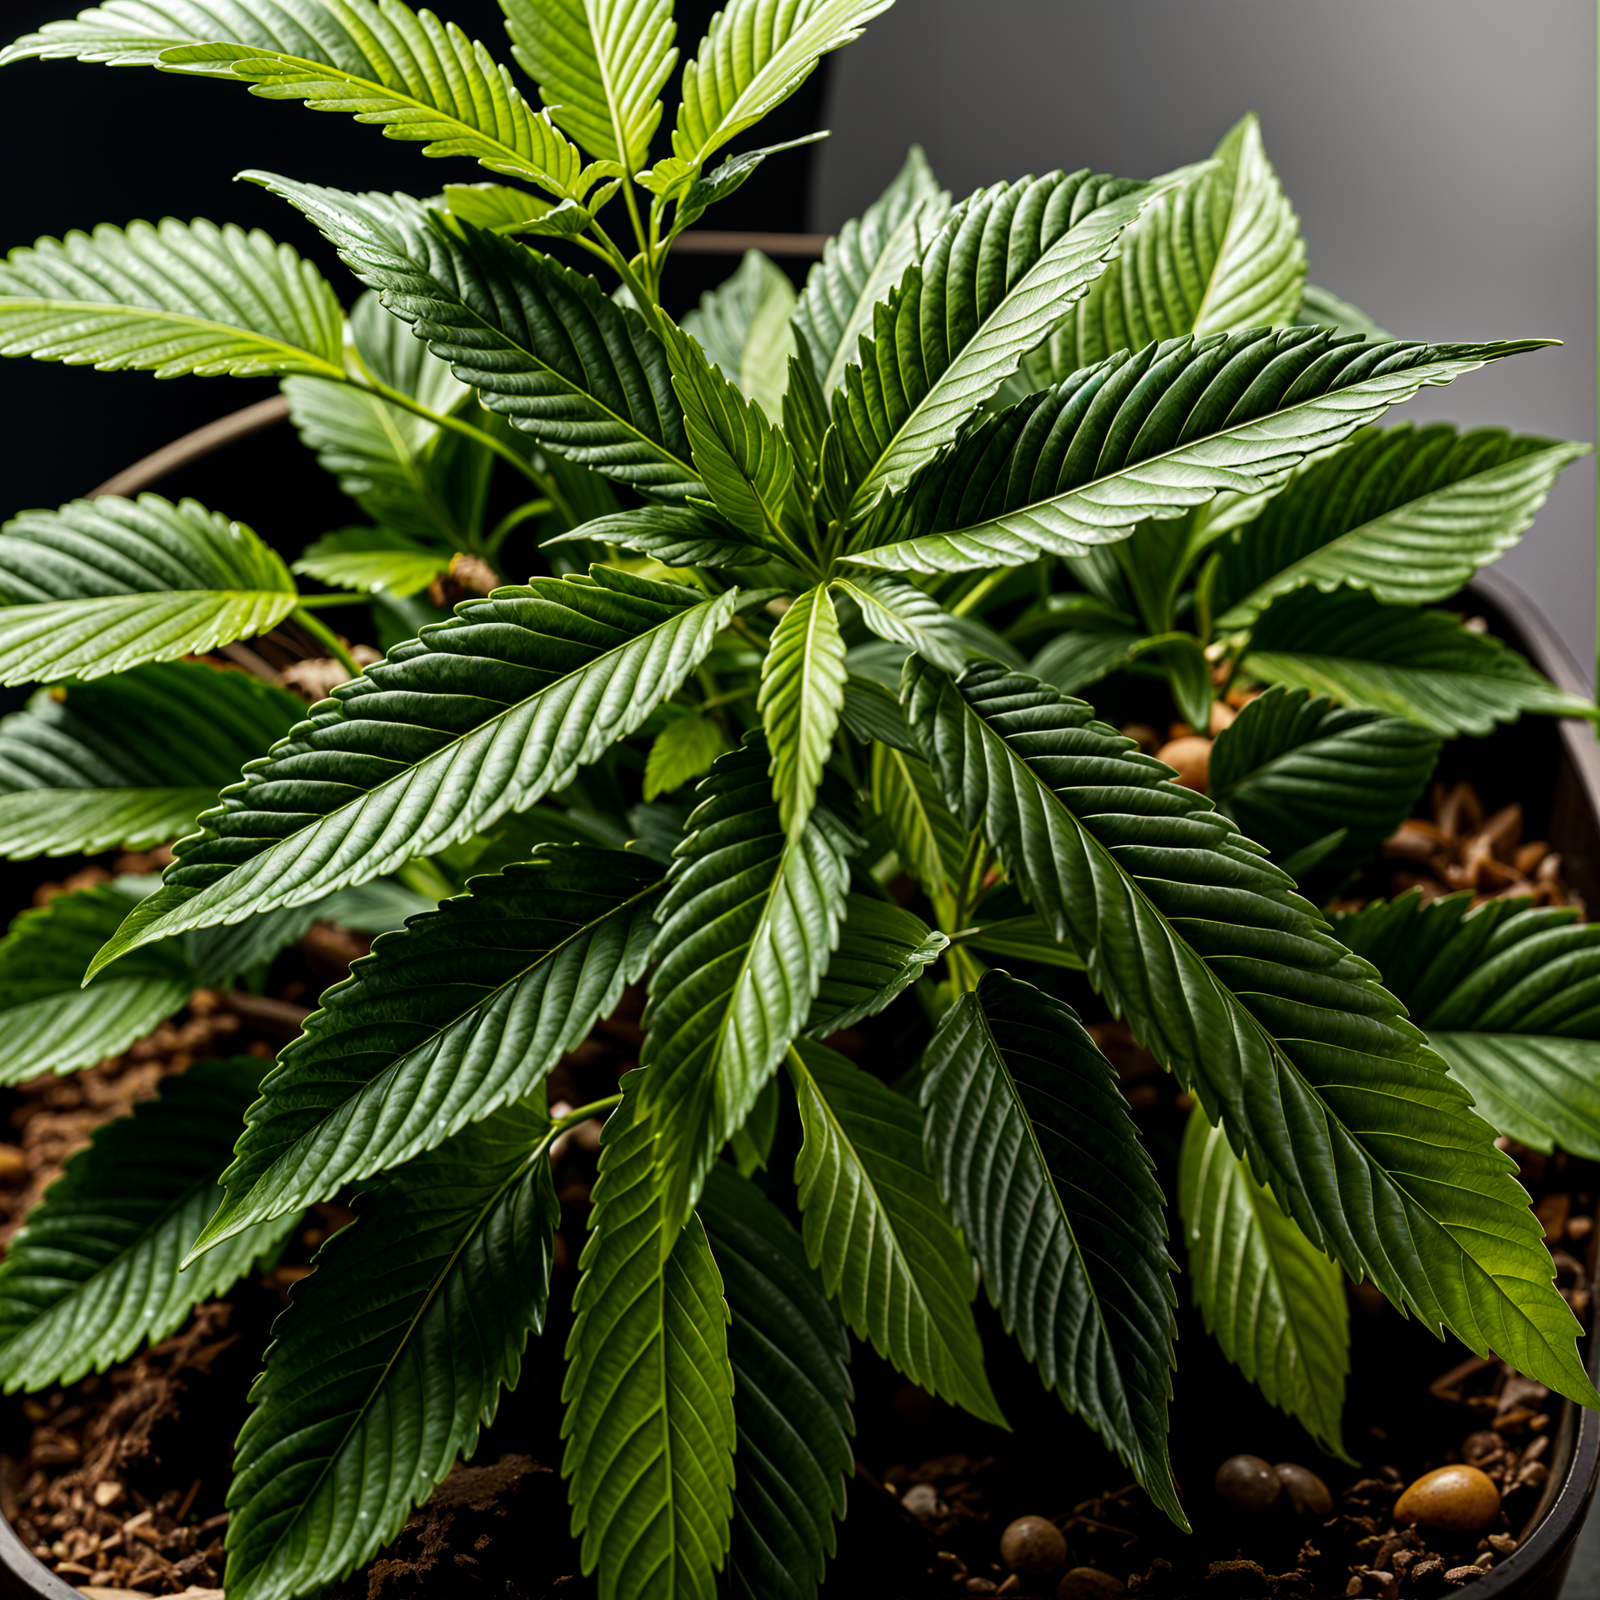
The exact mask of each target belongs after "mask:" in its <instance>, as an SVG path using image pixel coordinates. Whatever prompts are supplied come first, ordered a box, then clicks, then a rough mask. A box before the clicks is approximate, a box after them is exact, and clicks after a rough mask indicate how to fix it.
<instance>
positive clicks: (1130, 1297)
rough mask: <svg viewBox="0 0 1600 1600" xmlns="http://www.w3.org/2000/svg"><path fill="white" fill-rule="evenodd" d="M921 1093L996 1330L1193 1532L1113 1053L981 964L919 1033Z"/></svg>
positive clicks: (1165, 1320) (1145, 1184)
mask: <svg viewBox="0 0 1600 1600" xmlns="http://www.w3.org/2000/svg"><path fill="white" fill-rule="evenodd" d="M921 1093H922V1105H923V1108H924V1111H925V1113H926V1116H927V1122H926V1125H925V1129H924V1140H925V1143H926V1148H927V1153H928V1165H929V1166H930V1168H931V1169H932V1171H933V1174H934V1177H935V1178H936V1179H937V1181H938V1184H939V1188H940V1190H941V1191H942V1192H943V1194H944V1196H945V1198H946V1200H947V1201H948V1202H949V1205H950V1211H951V1214H952V1215H953V1216H954V1217H955V1220H956V1222H957V1224H958V1225H959V1226H960V1228H961V1230H962V1232H963V1233H964V1234H965V1235H966V1238H967V1241H968V1244H969V1245H970V1246H971V1249H972V1253H973V1254H974V1255H975V1256H976V1257H977V1258H978V1263H979V1266H980V1267H981V1268H982V1271H983V1279H984V1283H985V1285H986V1286H987V1288H988V1291H989V1297H990V1299H991V1300H992V1301H993V1302H994V1304H995V1305H996V1306H998V1307H999V1310H1000V1315H1001V1317H1002V1318H1003V1319H1004V1322H1005V1325H1006V1329H1007V1331H1008V1332H1010V1333H1013V1334H1014V1335H1015V1336H1016V1340H1017V1343H1018V1344H1020V1345H1021V1346H1022V1349H1023V1351H1024V1352H1025V1353H1026V1355H1027V1356H1028V1359H1029V1360H1030V1361H1032V1362H1033V1363H1034V1364H1035V1365H1036V1366H1037V1367H1038V1368H1039V1376H1040V1377H1041V1378H1042V1379H1043V1380H1044V1382H1045V1384H1046V1385H1047V1386H1048V1387H1050V1388H1052V1389H1054V1390H1055V1391H1056V1392H1057V1393H1058V1394H1059V1395H1060V1396H1061V1400H1062V1403H1063V1404H1064V1405H1065V1406H1066V1407H1067V1408H1068V1410H1070V1411H1075V1412H1076V1413H1077V1414H1078V1415H1079V1416H1081V1417H1082V1418H1083V1420H1084V1421H1085V1422H1087V1423H1088V1424H1089V1426H1090V1427H1092V1428H1093V1429H1094V1430H1095V1432H1096V1433H1098V1434H1100V1435H1101V1436H1102V1437H1103V1438H1104V1439H1105V1441H1106V1443H1107V1444H1108V1445H1110V1446H1111V1448H1112V1449H1114V1450H1115V1451H1116V1452H1117V1454H1118V1456H1120V1457H1121V1459H1122V1460H1123V1462H1124V1463H1125V1464H1126V1465H1127V1467H1128V1469H1129V1471H1131V1472H1132V1473H1133V1475H1134V1477H1135V1478H1137V1479H1138V1481H1139V1483H1140V1485H1141V1486H1142V1487H1143V1488H1144V1489H1145V1490H1146V1492H1147V1493H1148V1494H1149V1495H1150V1498H1151V1499H1152V1500H1153V1501H1154V1502H1155V1504H1156V1505H1157V1506H1158V1507H1159V1508H1160V1509H1161V1510H1162V1511H1164V1512H1165V1513H1166V1515H1167V1516H1169V1517H1170V1518H1171V1519H1172V1520H1173V1521H1174V1522H1175V1523H1176V1524H1177V1525H1178V1526H1179V1527H1180V1528H1182V1529H1183V1530H1184V1532H1186V1533H1187V1532H1188V1531H1189V1524H1188V1522H1187V1521H1186V1519H1185V1518H1184V1515H1183V1512H1182V1511H1181V1510H1180V1509H1179V1506H1178V1489H1177V1485H1176V1484H1175V1483H1174V1482H1173V1478H1172V1464H1171V1461H1170V1459H1169V1458H1168V1455H1167V1403H1168V1401H1170V1400H1171V1398H1172V1369H1173V1367H1174V1365H1175V1362H1174V1359H1173V1352H1172V1342H1173V1340H1174V1338H1175V1337H1176V1336H1177V1324H1176V1322H1175V1320H1174V1317H1173V1312H1172V1308H1173V1307H1174V1306H1175V1305H1176V1304H1177V1303H1178V1297H1177V1294H1176V1292H1175V1291H1174V1290H1173V1287H1172V1278H1171V1269H1172V1258H1171V1257H1170V1256H1169V1255H1168V1254H1167V1250H1166V1246H1165V1244H1164V1243H1163V1241H1164V1240H1165V1238H1166V1236H1167V1228H1166V1222H1165V1219H1164V1218H1163V1216H1162V1213H1161V1207H1162V1200H1161V1190H1160V1188H1159V1187H1158V1185H1157V1184H1156V1180H1155V1174H1154V1171H1153V1168H1154V1163H1153V1162H1152V1161H1151V1159H1150V1157H1149V1156H1148V1155H1147V1154H1146V1153H1145V1149H1144V1146H1143V1145H1142V1144H1141V1143H1140V1142H1139V1135H1138V1133H1137V1131H1136V1130H1135V1128H1134V1125H1133V1119H1132V1118H1131V1117H1130V1116H1129V1115H1128V1105H1127V1102H1126V1101H1125V1100H1124V1099H1123V1098H1122V1095H1121V1094H1120V1093H1119V1092H1118V1090H1117V1086H1116V1074H1115V1072H1114V1071H1113V1070H1112V1067H1111V1063H1110V1062H1109V1061H1107V1060H1106V1058H1105V1057H1104V1056H1103V1055H1101V1053H1100V1051H1099V1050H1098V1049H1097V1048H1096V1046H1095V1043H1094V1041H1093V1040H1092V1039H1091V1038H1090V1037H1089V1035H1088V1034H1087V1033H1085V1032H1084V1029H1083V1025H1082V1023H1081V1022H1080V1021H1079V1020H1078V1015H1077V1013H1076V1012H1075V1011H1073V1010H1072V1009H1071V1008H1070V1007H1068V1006H1064V1005H1062V1004H1061V1003H1060V1002H1059V1001H1057V1000H1052V999H1051V998H1050V997H1049V996H1048V995H1045V994H1043V993H1041V992H1040V991H1039V990H1038V989H1035V988H1034V987H1033V985H1032V984H1027V983H1019V982H1018V981H1017V980H1016V979H1015V978H1012V977H1010V976H1008V975H1007V974H1006V973H1004V972H987V973H985V974H984V976H983V978H982V980H981V981H980V982H979V985H978V988H977V990H976V991H975V992H969V993H967V994H964V995H962V996H961V998H960V999H959V1000H958V1001H957V1002H956V1003H955V1005H953V1006H952V1007H951V1008H950V1010H949V1011H947V1012H946V1013H945V1015H944V1018H943V1020H942V1021H941V1022H940V1024H939V1028H938V1031H937V1032H936V1033H935V1034H934V1036H933V1038H932V1040H931V1041H930V1042H929V1045H928V1049H927V1053H926V1055H925V1056H924V1058H923V1078H922V1091H921ZM997 1173H1004V1174H1005V1179H1004V1183H1003V1186H1001V1187H1000V1188H998V1189H997V1187H996V1185H995V1181H994V1180H995V1174H997Z"/></svg>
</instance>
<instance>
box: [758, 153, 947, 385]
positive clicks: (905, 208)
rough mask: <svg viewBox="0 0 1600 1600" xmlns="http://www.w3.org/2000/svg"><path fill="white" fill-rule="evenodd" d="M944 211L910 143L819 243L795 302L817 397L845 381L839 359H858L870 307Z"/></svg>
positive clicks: (943, 195) (918, 252) (914, 257)
mask: <svg viewBox="0 0 1600 1600" xmlns="http://www.w3.org/2000/svg"><path fill="white" fill-rule="evenodd" d="M949 214H950V196H949V194H948V193H947V192H946V191H943V190H941V189H940V188H939V185H938V182H937V180H936V179H935V178H934V176H933V173H932V171H931V170H930V169H929V167H928V162H927V158H926V157H925V156H924V155H923V153H922V147H921V146H920V145H912V147H911V149H910V152H909V153H908V154H907V156H906V159H905V165H904V166H902V167H901V169H900V171H899V172H898V173H897V174H896V175H895V178H894V181H893V182H892V183H891V184H890V185H889V187H888V188H887V189H885V190H884V191H883V193H882V194H881V195H879V196H878V198H877V199H876V200H874V201H873V202H872V204H871V205H870V206H868V207H867V209H866V210H865V211H864V212H862V214H861V215H860V216H859V217H855V218H852V219H851V220H850V221H849V222H847V223H845V225H844V226H843V227H842V228H841V229H840V230H839V233H838V236H837V237H836V238H833V239H830V240H829V241H828V242H827V244H826V245H825V246H824V247H823V251H822V260H821V261H819V262H818V263H817V264H816V266H814V267H813V268H812V269H811V271H810V272H809V273H808V274H807V275H806V286H805V289H804V291H803V292H802V293H801V295H800V299H799V302H798V303H797V305H796V306H795V310H794V326H795V329H796V332H797V333H798V334H799V335H800V336H801V337H802V338H803V339H804V341H805V355H804V358H803V359H804V361H805V362H806V364H807V365H808V367H809V369H810V370H811V372H812V373H813V375H814V376H815V379H816V385H817V398H818V400H819V401H822V400H823V399H824V398H825V397H826V396H829V395H831V394H832V393H833V392H834V390H836V389H837V388H838V387H839V386H840V384H842V383H843V382H844V369H845V368H846V366H848V365H849V364H850V363H851V362H852V361H858V360H860V356H859V354H858V351H857V342H858V340H859V339H860V337H861V335H862V334H863V333H866V332H867V331H868V330H869V329H870V328H871V326H872V308H873V307H874V306H875V305H876V304H877V303H878V302H879V301H880V300H882V299H884V298H885V296H887V295H888V293H889V291H890V290H891V289H892V288H894V286H895V285H896V284H897V283H899V281H900V279H901V278H902V277H903V276H904V274H905V270H906V268H907V267H909V266H910V265H911V263H912V262H913V261H919V260H921V258H922V253H923V251H924V250H925V249H926V248H927V246H928V245H929V244H930V243H931V242H932V241H933V238H934V236H935V235H936V234H937V233H938V231H939V229H940V227H941V226H942V225H943V223H944V220H945V218H946V217H947V216H949ZM769 415H770V413H769Z"/></svg>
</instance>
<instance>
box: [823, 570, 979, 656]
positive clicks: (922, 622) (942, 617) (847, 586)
mask: <svg viewBox="0 0 1600 1600" xmlns="http://www.w3.org/2000/svg"><path fill="white" fill-rule="evenodd" d="M829 587H830V588H832V589H834V590H836V591H837V592H838V593H839V594H843V595H848V596H849V597H850V598H851V599H852V600H854V601H855V603H856V605H857V607H858V608H859V609H860V612H861V620H862V621H863V622H864V623H866V625H867V626H868V627H869V628H870V629H871V630H872V631H873V632H874V633H875V634H877V636H878V637H879V638H880V639H891V640H893V641H894V642H895V643H896V644H903V645H905V647H906V648H907V649H908V650H915V651H916V652H917V654H918V655H923V656H926V657H927V658H928V660H930V661H932V662H933V663H934V664H935V665H937V666H941V667H943V668H944V669H945V671H946V672H959V671H960V670H961V669H962V667H963V666H965V665H966V660H967V649H966V640H965V639H964V638H963V637H962V634H961V630H960V627H959V623H960V620H961V619H960V618H957V617H953V616H951V614H950V613H949V612H948V611H946V610H945V609H944V607H943V606H941V605H940V604H939V602H938V601H937V600H935V599H934V598H933V596H932V595H930V594H928V593H927V592H926V591H924V590H922V589H919V588H917V587H916V585H915V584H911V583H907V582H905V580H904V579H902V578H895V577H892V576H890V575H889V574H888V573H886V572H869V573H866V574H864V575H861V576H852V577H846V578H835V579H834V580H833V582H832V583H831V584H830V586H829Z"/></svg>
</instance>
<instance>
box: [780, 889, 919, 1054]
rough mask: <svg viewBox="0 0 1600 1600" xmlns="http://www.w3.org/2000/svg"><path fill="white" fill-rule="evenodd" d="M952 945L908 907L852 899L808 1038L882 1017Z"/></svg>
mask: <svg viewBox="0 0 1600 1600" xmlns="http://www.w3.org/2000/svg"><path fill="white" fill-rule="evenodd" d="M949 943H950V941H949V939H947V938H946V937H945V936H944V934H942V933H935V932H934V931H933V929H931V928H930V927H929V926H928V925H927V923H925V922H924V921H923V920H922V918H921V917H919V916H916V915H915V914H913V913H912V912H910V911H907V910H906V909H905V908H904V907H903V906H897V905H892V904H890V903H889V902H888V901H885V900H874V899H872V898H871V897H870V896H868V895H864V894H848V895H846V896H845V921H844V927H843V928H842V929H841V931H840V935H839V948H838V949H837V950H835V951H834V953H833V959H832V960H831V961H830V962H829V963H828V970H827V973H826V975H825V976H824V977H823V980H822V986H821V988H820V989H818V991H817V998H816V999H815V1000H814V1001H813V1002H812V1005H811V1014H810V1016H808V1017H807V1018H806V1027H805V1031H806V1033H807V1034H808V1035H809V1036H810V1037H811V1038H814V1039H826V1038H827V1037H828V1035H829V1034H830V1033H837V1032H839V1030H840V1029H841V1028H853V1027H854V1026H855V1025H856V1023H858V1022H860V1021H862V1020H863V1019H864V1018H866V1017H874V1016H876V1015H877V1014H878V1013H879V1012H880V1011H882V1010H884V1009H885V1008H886V1007H887V1006H888V1005H889V1004H890V1003H891V1002H892V1001H894V1000H896V999H898V998H899V997H900V996H901V995H902V994H904V993H905V991H906V990H907V989H909V988H910V987H911V985H912V984H914V983H915V982H916V981H917V979H919V978H920V977H921V976H922V975H923V973H925V972H926V971H927V970H928V968H929V967H930V966H931V965H932V964H933V963H934V962H935V961H937V960H938V959H939V957H940V956H941V955H942V954H943V953H944V951H945V949H946V948H947V947H948V945H949Z"/></svg>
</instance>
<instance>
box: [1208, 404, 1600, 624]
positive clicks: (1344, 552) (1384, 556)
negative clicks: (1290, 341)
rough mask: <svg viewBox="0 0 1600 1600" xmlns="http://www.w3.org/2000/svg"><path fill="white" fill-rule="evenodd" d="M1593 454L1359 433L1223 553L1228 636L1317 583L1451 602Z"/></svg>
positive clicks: (1525, 443)
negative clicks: (1566, 474)
mask: <svg viewBox="0 0 1600 1600" xmlns="http://www.w3.org/2000/svg"><path fill="white" fill-rule="evenodd" d="M1589 449H1590V447H1589V446H1588V445H1586V444H1561V443H1557V442H1556V441H1554V440H1550V439H1536V438H1530V437H1513V436H1512V435H1511V434H1508V433H1506V432H1504V431H1503V430H1501V429H1499V428H1479V429H1475V430H1474V431H1473V432H1471V433H1457V431H1456V430H1455V429H1454V428H1453V427H1451V426H1450V425H1449V424H1448V423H1438V424H1435V425H1434V426H1432V427H1427V428H1414V427H1412V426H1410V425H1409V424H1406V425H1402V426H1400V427H1397V428H1391V429H1379V428H1372V429H1368V430H1366V431H1364V432H1362V433H1359V434H1357V435H1356V436H1355V437H1354V438H1353V439H1352V440H1351V441H1350V443H1349V444H1348V445H1347V446H1346V447H1345V448H1344V449H1343V450H1341V451H1338V452H1336V453H1335V454H1333V455H1332V456H1331V457H1330V458H1329V459H1327V460H1324V461H1320V462H1317V463H1316V464H1314V465H1308V466H1307V467H1305V468H1303V469H1302V470H1301V471H1299V472H1297V473H1296V474H1295V475H1294V476H1293V477H1292V478H1291V479H1290V482H1289V485H1288V487H1287V488H1286V489H1285V490H1283V492H1282V493H1280V494H1278V495H1277V496H1276V497H1275V498H1274V499H1272V500H1270V501H1269V502H1268V503H1267V505H1266V507H1265V509H1264V510H1263V511H1262V513H1261V514H1260V515H1259V516H1258V517H1257V518H1256V519H1255V521H1254V522H1252V523H1250V524H1249V525H1248V526H1246V527H1243V528H1240V529H1238V530H1237V531H1236V532H1235V533H1234V534H1233V537H1232V539H1231V540H1230V541H1229V542H1227V543H1226V544H1224V545H1223V546H1222V560H1221V563H1220V566H1219V568H1218V572H1217V576H1216V586H1215V590H1214V595H1215V599H1214V601H1213V605H1214V608H1215V611H1216V615H1217V621H1216V626H1217V629H1218V631H1219V632H1228V631H1231V630H1233V629H1237V628H1245V627H1248V626H1249V625H1250V624H1251V623H1253V622H1254V621H1255V620H1256V618H1257V617H1259V616H1260V615H1261V613H1262V612H1263V611H1265V610H1266V608H1267V607H1268V606H1269V605H1271V603H1272V602H1273V601H1274V600H1275V599H1277V598H1278V596H1280V595H1284V594H1288V593H1289V592H1290V591H1291V590H1294V589H1299V588H1301V587H1303V586H1305V585H1307V584H1314V585H1315V586H1316V587H1317V588H1318V589H1320V590H1321V591H1322V592H1323V593H1324V594H1327V593H1330V592H1331V591H1332V590H1334V589H1337V588H1338V587H1339V586H1340V585H1341V584H1349V585H1351V586H1352V587H1354V588H1359V589H1370V590H1371V591H1372V593H1373V594H1374V595H1375V596H1376V597H1377V598H1378V599H1379V600H1388V601H1394V602H1396V603H1398V604H1402V605H1423V604H1426V603H1428V602H1430V601H1435V600H1447V599H1449V598H1450V596H1451V595H1453V594H1455V593H1456V592H1457V591H1458V590H1459V589H1460V588H1461V586H1462V585H1463V584H1464V583H1466V581H1467V579H1468V578H1470V577H1471V576H1472V574H1473V573H1474V572H1476V571H1477V570H1478V568H1479V567H1484V566H1487V565H1488V564H1489V563H1490V562H1491V561H1496V560H1498V559H1499V558H1500V557H1501V556H1502V555H1504V554H1505V552H1506V551H1507V550H1509V549H1510V548H1511V547H1512V545H1514V544H1515V543H1516V542H1517V540H1518V539H1520V538H1521V537H1522V535H1523V534H1524V533H1526V532H1527V530H1528V529H1529V528H1530V527H1531V526H1532V525H1533V519H1534V516H1535V514H1536V513H1537V512H1538V510H1539V507H1540V506H1542V505H1543V504H1544V502H1545V497H1546V496H1547V495H1548V494H1549V493H1550V486H1551V485H1552V484H1553V483H1554V482H1555V480H1556V478H1557V476H1558V475H1559V474H1560V472H1561V471H1562V469H1563V468H1565V467H1567V466H1570V465H1571V463H1572V462H1574V461H1576V460H1577V459H1578V458H1579V457H1580V456H1586V455H1588V453H1589Z"/></svg>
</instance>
